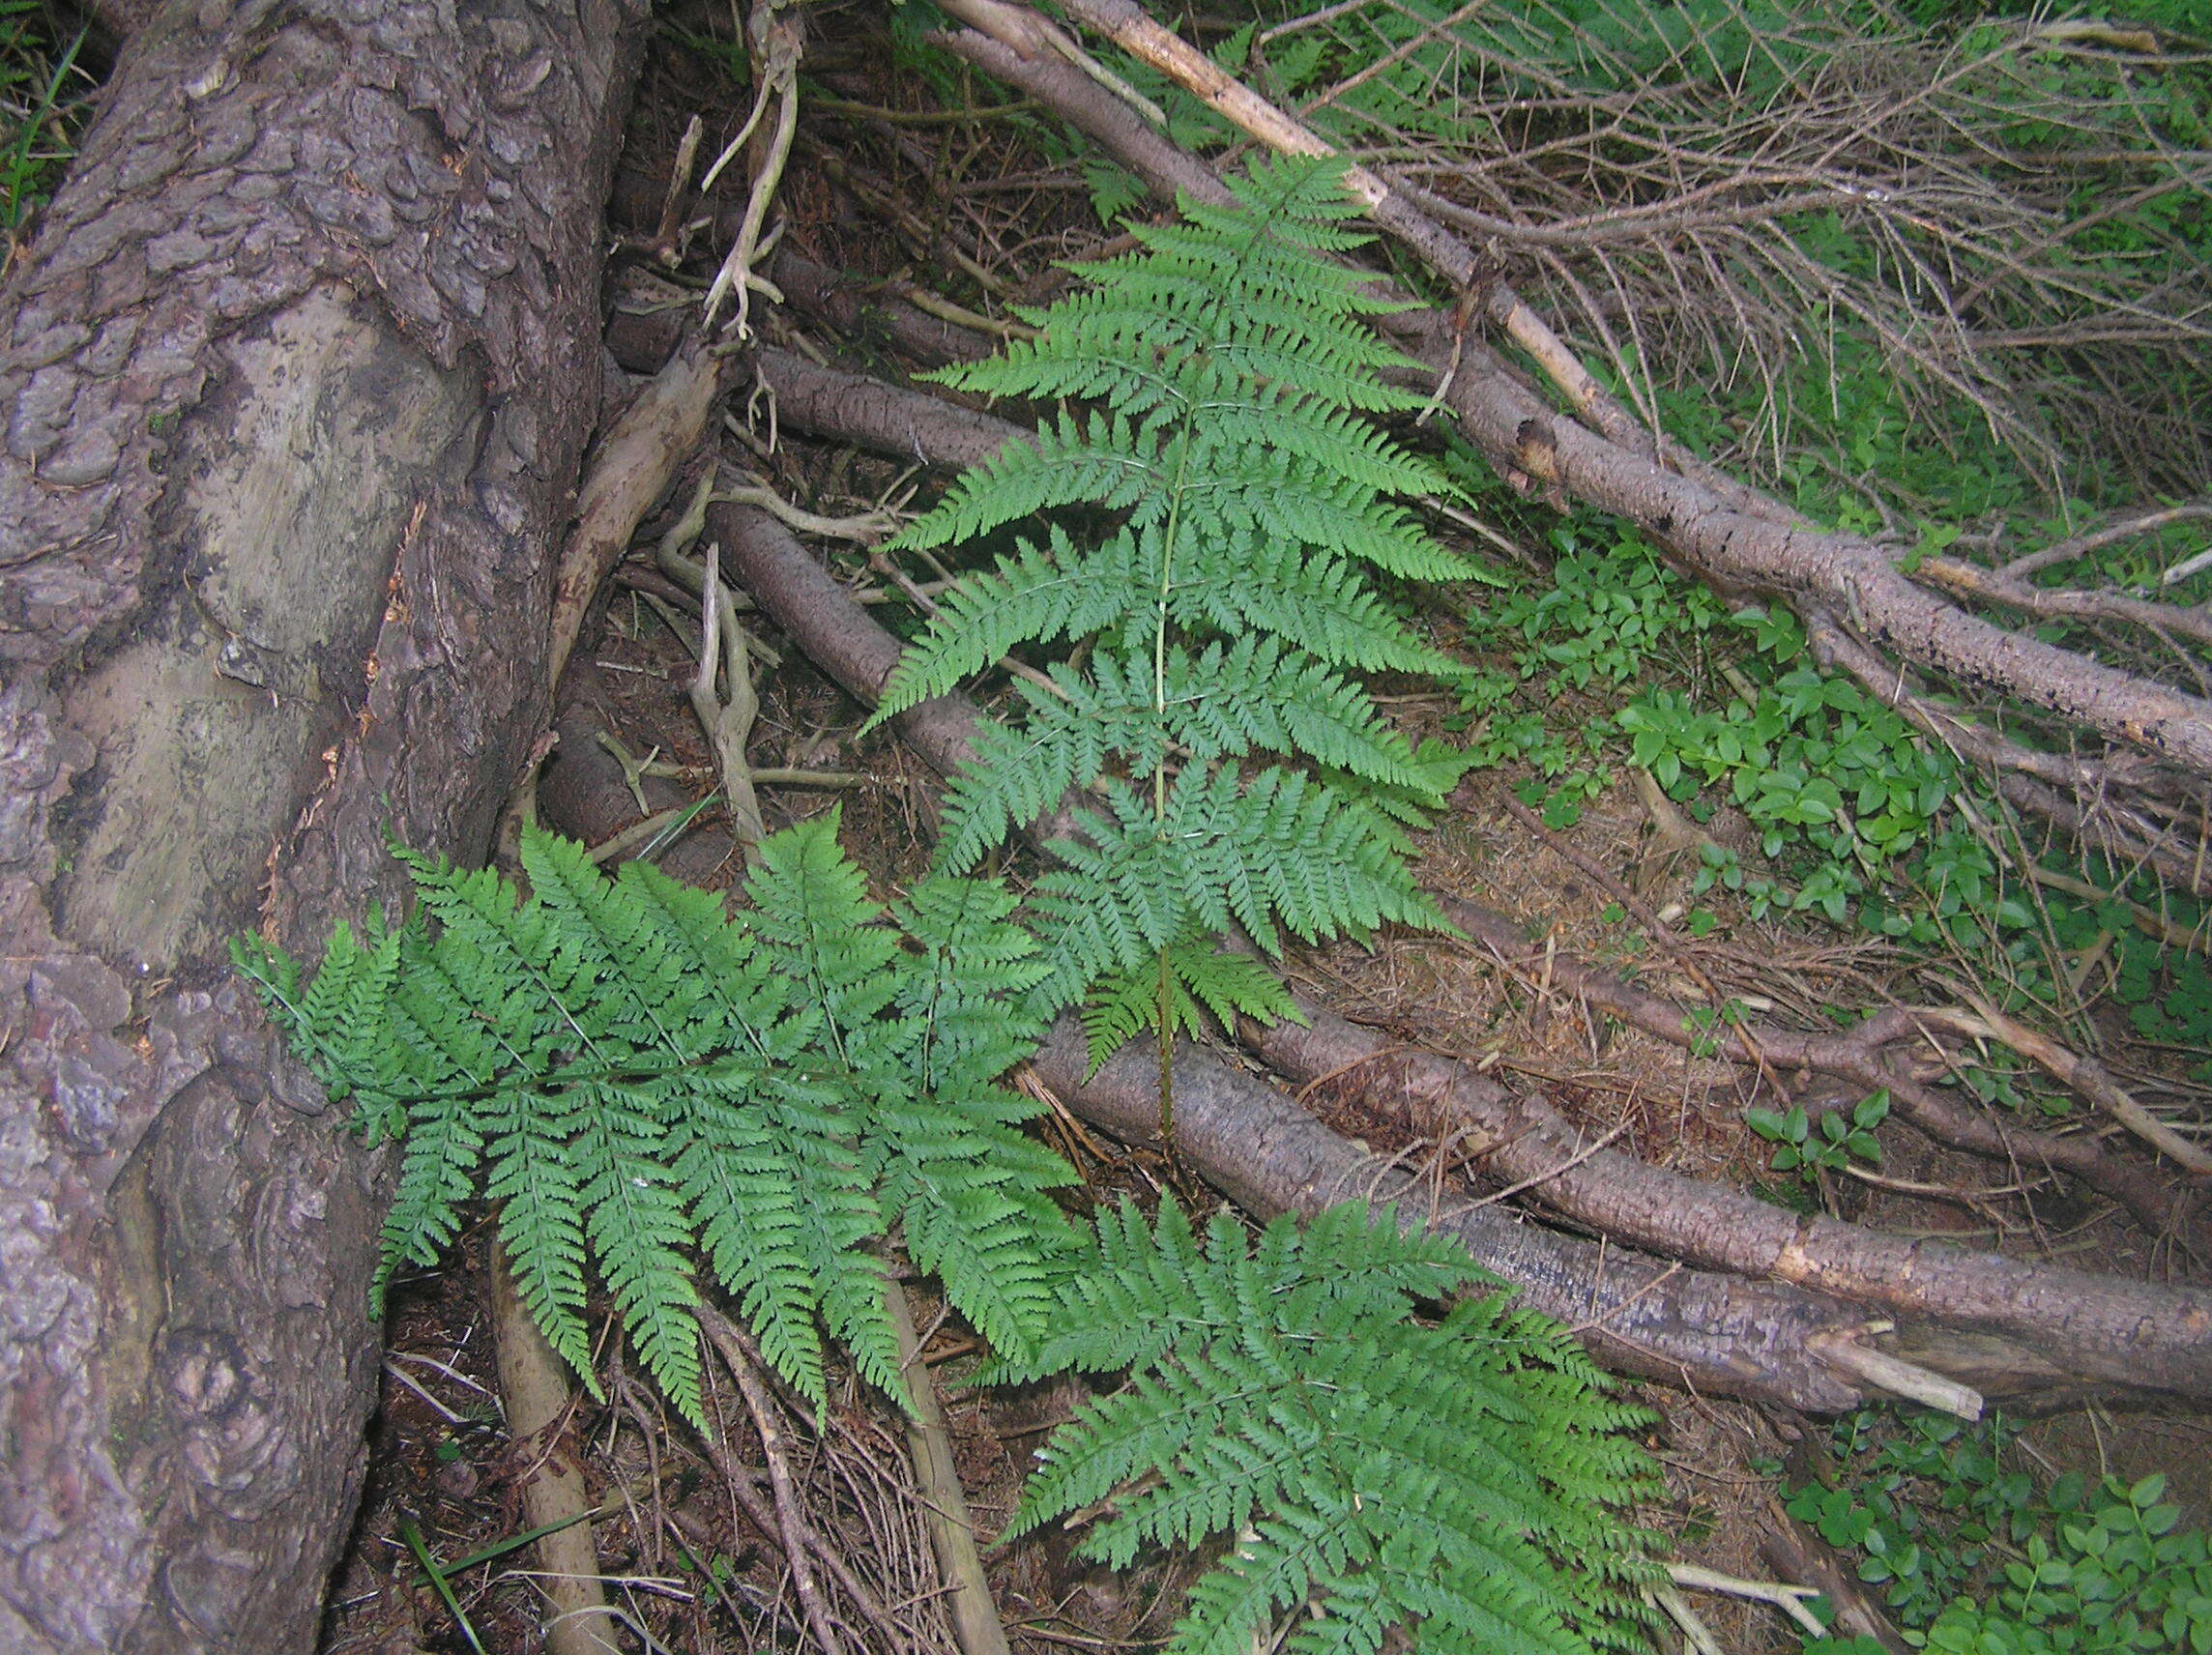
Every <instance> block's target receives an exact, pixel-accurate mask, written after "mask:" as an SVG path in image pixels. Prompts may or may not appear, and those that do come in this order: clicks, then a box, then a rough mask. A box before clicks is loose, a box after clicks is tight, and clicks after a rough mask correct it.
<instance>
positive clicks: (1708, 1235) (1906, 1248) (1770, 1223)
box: [1240, 1001, 2212, 1397]
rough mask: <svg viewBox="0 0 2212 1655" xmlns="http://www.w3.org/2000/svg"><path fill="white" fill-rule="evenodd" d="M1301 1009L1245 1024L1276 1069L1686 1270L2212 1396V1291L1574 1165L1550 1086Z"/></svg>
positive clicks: (1613, 1166)
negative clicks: (1980, 1334) (1482, 1155)
mask: <svg viewBox="0 0 2212 1655" xmlns="http://www.w3.org/2000/svg"><path fill="white" fill-rule="evenodd" d="M1299 1004H1300V1009H1301V1010H1302V1011H1303V1012H1304V1013H1305V1014H1306V1015H1307V1017H1308V1018H1309V1019H1310V1020H1311V1026H1310V1027H1308V1028H1304V1029H1300V1028H1298V1027H1296V1026H1295V1025H1293V1024H1280V1025H1277V1026H1276V1027H1274V1028H1271V1029H1266V1030H1249V1031H1240V1033H1243V1034H1244V1036H1245V1037H1246V1039H1247V1041H1248V1043H1249V1044H1250V1045H1251V1046H1252V1048H1253V1049H1254V1050H1255V1051H1257V1052H1258V1053H1259V1054H1260V1055H1261V1056H1262V1057H1263V1058H1265V1059H1266V1061H1267V1063H1268V1065H1269V1066H1270V1067H1271V1068H1273V1069H1275V1070H1276V1071H1277V1072H1278V1073H1280V1074H1282V1075H1284V1076H1285V1077H1286V1078H1288V1079H1290V1080H1293V1081H1296V1082H1298V1083H1300V1084H1307V1083H1322V1082H1325V1083H1326V1084H1327V1085H1329V1086H1331V1087H1333V1088H1335V1089H1339V1090H1343V1091H1346V1092H1350V1093H1353V1094H1356V1096H1357V1097H1358V1098H1359V1100H1360V1101H1361V1102H1363V1103H1365V1104H1367V1105H1369V1106H1370V1107H1373V1108H1376V1109H1379V1110H1383V1111H1386V1112H1388V1113H1389V1114H1390V1115H1393V1116H1395V1117H1397V1118H1402V1119H1405V1120H1406V1121H1408V1122H1409V1124H1411V1125H1412V1127H1413V1128H1414V1129H1415V1130H1417V1131H1438V1132H1453V1131H1467V1130H1470V1129H1472V1130H1475V1131H1479V1132H1480V1133H1482V1134H1483V1135H1484V1136H1485V1137H1488V1138H1490V1139H1492V1140H1494V1141H1495V1142H1496V1144H1497V1146H1498V1147H1497V1148H1496V1149H1494V1150H1493V1151H1492V1152H1491V1153H1490V1155H1489V1157H1488V1158H1487V1161H1486V1163H1485V1170H1486V1171H1487V1172H1488V1173H1489V1174H1490V1175H1491V1176H1496V1177H1499V1178H1503V1179H1507V1180H1517V1179H1521V1178H1525V1177H1528V1176H1532V1175H1535V1174H1539V1173H1544V1172H1547V1170H1552V1171H1551V1176H1546V1177H1545V1178H1544V1179H1543V1180H1542V1181H1541V1182H1540V1183H1538V1184H1536V1185H1535V1186H1534V1188H1533V1190H1532V1192H1531V1193H1532V1195H1533V1198H1534V1199H1535V1200H1536V1201H1537V1202H1538V1203H1540V1204H1541V1205H1544V1206H1546V1207H1548V1208H1549V1209H1551V1210H1552V1211H1554V1212H1556V1213H1557V1214H1558V1215H1560V1216H1561V1217H1562V1218H1567V1219H1571V1220H1575V1221H1577V1222H1580V1223H1584V1224H1587V1225H1589V1226H1591V1227H1592V1228H1593V1229H1595V1230H1597V1231H1598V1232H1599V1234H1605V1235H1610V1236H1612V1237H1614V1238H1615V1239H1616V1240H1620V1241H1624V1242H1627V1243H1629V1244H1630V1245H1633V1246H1638V1247H1645V1248H1649V1249H1651V1250H1652V1251H1655V1252H1658V1253H1661V1254H1664V1255H1666V1256H1669V1257H1672V1258H1678V1259H1681V1260H1684V1261H1685V1262H1687V1263H1697V1264H1703V1265H1706V1266H1709V1267H1711V1268H1715V1269H1723V1270H1731V1271H1734V1272H1736V1273H1738V1274H1741V1275H1746V1276H1753V1277H1758V1278H1761V1279H1767V1280H1777V1281H1786V1282H1794V1283H1796V1284H1798V1285H1799V1286H1802V1287H1806V1288H1811V1289H1813V1290H1815V1291H1818V1292H1829V1293H1834V1294H1836V1295H1837V1296H1839V1297H1844V1298H1849V1299H1852V1300H1855V1301H1857V1302H1859V1303H1862V1304H1873V1305H1880V1306H1882V1307H1883V1308H1885V1309H1889V1310H1893V1311H1896V1312H1899V1313H1900V1314H1903V1315H1906V1316H1910V1317H1913V1318H1915V1319H1925V1320H1929V1321H1939V1322H1942V1323H1945V1324H1947V1325H1953V1326H1959V1327H1965V1328H1973V1329H1980V1330H1984V1331H1988V1332H1992V1333H1996V1334H1999V1335H2002V1336H2003V1337H2005V1338H2008V1339H2013V1340H2017V1341H2019V1342H2021V1343H2023V1344H2025V1345H2027V1346H2029V1347H2030V1348H2032V1349H2034V1350H2037V1351H2038V1352H2039V1353H2041V1354H2042V1355H2044V1356H2046V1357H2047V1358H2049V1359H2050V1360H2052V1361H2053V1362H2056V1363H2058V1364H2060V1365H2062V1366H2063V1367H2065V1368H2066V1369H2067V1370H2068V1371H2070V1372H2073V1373H2078V1374H2082V1375H2087V1376H2091V1377H2093V1378H2096V1379H2103V1380H2105V1381H2107V1382H2110V1383H2114V1384H2124V1385H2139V1386H2146V1387H2149V1388H2153V1389H2164V1390H2171V1391H2175V1392H2178V1393H2180V1394H2182V1395H2186V1396H2197V1397H2202V1396H2212V1292H2206V1291H2205V1290H2203V1289H2200V1288H2188V1287H2166V1286H2158V1285H2153V1284H2150V1283H2143V1282H2133V1281H2127V1280H2124V1279H2121V1278H2118V1277H2114V1276H2105V1275H2091V1274H2088V1273H2086V1272H2083V1271H2080V1270H2071V1269H2064V1268H2060V1267H2058V1266H2055V1265H2050V1264H2038V1263H2026V1262H2023V1261H2021V1260H2017V1259H2011V1258H2007V1257H2005V1256H2004V1255H2002V1254H1997V1253H1988V1252H1973V1251H1968V1250H1966V1249H1963V1248H1953V1247H1948V1246H1944V1245H1941V1244H1939V1243H1936V1242H1932V1241H1918V1240H1910V1239H1907V1238H1906V1237H1904V1236H1898V1235H1891V1234H1884V1233H1883V1232H1881V1231H1877V1230H1868V1229H1866V1228H1864V1227H1862V1226H1859V1225H1854V1224H1845V1223H1841V1222H1839V1221H1837V1220H1835V1219H1831V1218H1825V1217H1818V1216H1815V1217H1805V1216H1800V1215H1799V1214H1796V1213H1791V1212H1786V1211H1784V1210H1783V1209H1782V1208H1780V1207H1776V1206H1770V1205H1767V1204H1766V1203H1764V1202H1762V1201H1760V1200H1758V1199H1757V1198H1756V1197H1754V1196H1749V1195H1745V1194H1743V1193H1741V1192H1739V1191H1736V1190H1732V1189H1729V1188H1726V1187H1725V1186H1722V1185H1719V1184H1710V1183H1705V1182H1702V1181H1700V1180H1698V1179H1694V1178H1688V1177H1684V1176H1681V1175H1679V1174H1675V1173H1671V1172H1668V1171H1666V1170H1664V1169H1662V1168H1658V1167H1654V1166H1651V1165H1649V1164H1648V1163H1646V1162H1644V1161H1640V1160H1638V1159H1636V1158H1635V1157H1634V1156H1631V1155H1627V1154H1624V1153H1622V1152H1620V1151H1619V1150H1615V1149H1607V1150H1601V1151H1599V1152H1598V1153H1597V1154H1595V1155H1591V1156H1589V1157H1587V1158H1586V1159H1585V1160H1583V1161H1582V1162H1580V1163H1579V1164H1577V1165H1575V1166H1572V1167H1568V1166H1564V1165H1563V1163H1565V1162H1567V1161H1568V1160H1569V1159H1570V1158H1572V1157H1573V1156H1575V1154H1576V1153H1577V1151H1578V1150H1579V1149H1580V1148H1581V1147H1582V1144H1583V1139H1582V1135H1580V1134H1578V1133H1577V1132H1576V1131H1575V1129H1574V1128H1572V1127H1571V1126H1569V1125H1568V1124H1567V1123H1566V1122H1565V1121H1564V1120H1562V1119H1560V1118H1559V1117H1558V1115H1557V1113H1556V1112H1555V1111H1554V1110H1553V1109H1552V1108H1551V1106H1550V1105H1549V1103H1547V1102H1546V1101H1545V1100H1544V1099H1543V1098H1542V1097H1541V1096H1540V1095H1537V1094H1530V1095H1527V1096H1514V1095H1512V1094H1510V1093H1508V1092H1507V1091H1506V1090H1505V1089H1503V1088H1502V1087H1499V1085H1498V1084H1497V1083H1496V1082H1494V1081H1491V1080H1490V1079H1488V1078H1487V1077H1485V1076H1483V1075H1481V1074H1479V1073H1477V1072H1476V1071H1475V1070H1474V1069H1473V1068H1472V1067H1471V1066H1470V1065H1468V1064H1465V1063H1459V1062H1455V1061H1453V1060H1450V1059H1448V1058H1441V1057H1436V1056H1433V1055H1430V1054H1427V1053H1420V1052H1412V1051H1407V1050H1404V1049H1401V1048H1398V1047H1395V1046H1393V1045H1392V1043H1391V1042H1390V1041H1389V1040H1388V1039H1386V1038H1385V1037H1383V1036H1382V1035H1380V1034H1377V1033H1375V1032H1373V1031H1369V1030H1365V1029H1360V1028H1358V1027H1356V1026H1354V1025H1353V1024H1350V1023H1347V1022H1346V1021H1345V1020H1344V1019H1342V1018H1340V1017H1338V1016H1336V1015H1335V1014H1334V1013H1333V1012H1330V1011H1328V1010H1327V1009H1326V1008H1324V1007H1323V1006H1320V1005H1318V1004H1316V1003H1314V1002H1311V1001H1301V1002H1299ZM1331 1076H1335V1077H1338V1078H1336V1079H1335V1080H1330V1079H1329V1077H1331ZM1555 1169H1556V1170H1555Z"/></svg>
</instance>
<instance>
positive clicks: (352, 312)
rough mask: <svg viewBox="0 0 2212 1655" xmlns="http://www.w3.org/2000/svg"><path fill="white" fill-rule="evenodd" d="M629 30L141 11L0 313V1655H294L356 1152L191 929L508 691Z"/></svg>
mask: <svg viewBox="0 0 2212 1655" xmlns="http://www.w3.org/2000/svg"><path fill="white" fill-rule="evenodd" d="M644 11H645V8H644V7H643V5H642V4H640V3H639V0H485V3H483V4H480V5H477V6H472V7H469V8H465V9H462V10H461V11H459V12H458V13H456V11H455V9H454V8H452V7H450V6H442V5H433V4H428V3H424V0H276V3H258V0H257V3H250V4H235V5H234V4H230V3H228V0H197V3H195V4H192V5H184V4H171V5H169V6H167V7H165V8H164V9H162V10H161V11H160V13H159V14H157V15H153V16H152V17H151V19H150V20H149V21H147V22H146V24H145V26H144V27H143V28H142V29H141V30H140V31H139V33H138V34H137V35H136V36H135V37H134V38H133V40H132V41H131V44H130V45H129V46H128V48H127V49H126V51H125V52H124V54H123V57H122V59H121V61H120V62H119V64H118V66H117V70H116V73H115V76H114V78H113V80H112V82H111V84H110V86H109V88H108V90H107V92H106V94H105V101H104V107H103V109H102V114H101V116H100V119H99V120H98V122H97V124H96V125H95V127H94V128H93V130H92V131H91V132H90V133H89V134H88V136H87V138H86V140H85V145H84V150H83V153H82V155H81V157H80V159H79V160H78V162H77V164H76V166H75V168H74V170H73V174H72V176H71V178H70V180H69V181H68V183H67V184H66V185H65V187H64V188H63V189H62V190H61V191H60V192H59V194H58V195H57V197H56V199H55V201H54V202H53V205H52V207H51V209H50V211H49V213H48V216H47V218H46V221H45V223H44V227H43V229H42V231H41V233H40V235H39V238H38V240H37V242H36V243H35V245H34V247H33V248H32V250H31V252H30V254H29V255H28V257H27V258H26V259H25V261H24V262H23V263H22V264H21V265H20V266H19V267H18V269H17V271H16V273H15V276H14V278H13V280H12V282H11V284H10V286H9V288H8V289H7V291H6V292H5V294H4V295H0V347H5V354H4V355H0V422H4V430H5V445H6V452H5V454H4V455H0V1236H4V1237H5V1247H4V1249H0V1431H4V1433H5V1439H6V1442H7V1450H6V1461H5V1464H4V1466H0V1647H6V1648H8V1649H10V1650H25V1651H34V1650H63V1649H70V1650H75V1649H96V1648H98V1649H127V1650H184V1649H208V1650H222V1651H225V1652H226V1655H227V1652H237V1651H254V1650H264V1649H267V1650H275V1649H300V1648H306V1647H309V1646H311V1644H312V1641H313V1638H314V1631H315V1626H316V1620H317V1616H318V1613H319V1610H320V1604H321V1599H322V1594H323V1588H324V1584H325V1581H326V1578H327V1575H328V1572H329V1569H330V1566H331V1563H332V1561H333V1558H334V1555H335V1552H336V1549H337V1547H338V1546H339V1544H340V1543H341V1542H342V1540H343V1538H344V1535H345V1532H346V1526H347V1520H348V1518H349V1516H350V1513H351V1510H352V1506H353V1503H354V1501H355V1498H356V1496H357V1495H358V1491H359V1486H360V1473H361V1466H362V1461H363V1426H364V1422H365V1420H366V1418H367V1415H368V1412H369V1408H370V1407H371V1404H372V1403H373V1400H374V1394H375V1377H376V1370H377V1360H376V1356H377V1345H378V1338H377V1334H378V1330H377V1329H376V1327H375V1326H374V1325H373V1324H372V1323H371V1322H370V1321H368V1319H367V1317H366V1315H365V1313H364V1287H365V1284H366V1281H367V1278H368V1272H369V1268H370V1264H371V1262H372V1256H373V1252H374V1246H375V1232H376V1226H377V1222H378V1215H379V1203H378V1201H377V1200H376V1196H377V1193H378V1192H377V1187H376V1186H377V1178H376V1176H375V1172H374V1169H373V1167H372V1165H371V1163H370V1161H369V1160H368V1158H367V1157H365V1156H364V1155H363V1154H362V1153H361V1152H360V1150H359V1149H358V1147H356V1146H355V1145H354V1143H353V1142H352V1140H351V1139H350V1138H349V1137H348V1136H347V1135H346V1134H345V1133H344V1132H343V1131H342V1129H341V1127H340V1124H339V1122H338V1120H337V1118H335V1115H334V1114H333V1113H332V1112H330V1111H328V1110H327V1109H326V1107H325V1103H324V1100H323V1098H322V1096H321V1095H320V1093H319V1092H317V1091H316V1090H315V1089H313V1088H312V1086H311V1085H309V1084H307V1082H306V1078H305V1076H304V1074H303V1072H301V1071H300V1070H298V1069H297V1068H296V1067H294V1066H293V1065H291V1064H290V1063H289V1062H288V1061H287V1060H285V1059H284V1057H283V1055H282V1054H281V1052H280V1051H279V1050H278V1049H277V1046H276V1044H275V1043H274V1042H273V1041H272V1039H271V1037H270V1035H269V1033H268V1031H267V1030H266V1028H265V1026H264V1024H263V1022H262V1020H261V1018H260V1016H259V1015H258V1013H257V1011H256V1009H255V1007H254V1006H253V1004H252V1003H251V1002H250V999H249V997H247V996H246V995H245V994H243V993H242V992H241V991H240V989H239V986H238V985H237V984H236V983H235V982H234V981H233V980H231V978H230V977H229V975H228V973H227V971H226V969H225V968H226V961H225V944H226V939H227V938H228V937H229V936H230V935H231V934H233V933H234V932H236V931H239V930H241V929H246V928H257V929H260V930H261V931H263V932H264V933H266V934H267V935H269V936H271V937H273V938H275V939H276V940H277V941H278V942H280V943H283V944H287V945H289V946H293V947H296V948H297V947H303V946H312V945H313V944H315V943H316V942H317V941H318V940H319V938H320V936H321V934H322V933H324V932H325V930H326V929H327V926H328V924H329V922H330V920H331V918H332V917H333V916H334V915H337V914H340V913H357V912H359V911H360V910H361V909H362V908H363V907H364V905H365V904H366V903H367V902H368V901H370V900H371V899H372V898H374V897H377V896H379V895H382V896H385V897H391V896H393V895H394V894H395V889H394V884H395V882H394V880H393V868H392V863H391V861H390V858H389V857H387V856H386V854H385V851H384V846H383V839H384V834H385V832H386V830H387V829H388V828H389V829H390V830H391V831H393V833H395V834H397V835H398V836H399V837H400V838H402V839H404V840H405V841H407V842H409V843H411V844H415V845H419V846H423V847H426V848H430V849H437V850H451V851H453V852H456V853H460V854H464V855H465V854H471V853H480V851H481V850H482V848H483V846H484V844H485V842H486V841H487V839H488V835H489V832H490V829H491V827H492V824H493V822H494V819H495V815H496V812H497V810H498V808H499V806H500V803H501V800H502V799H503V798H504V797H505V795H506V793H507V791H508V789H509V786H510V784H511V781H512V779H513V776H514V773H515V771H516V769H518V766H519V762H520V760H521V759H522V757H523V750H524V748H525V747H526V745H527V743H528V742H529V740H530V739H531V735H532V732H533V731H534V729H535V728H537V726H538V722H539V721H541V719H542V717H543V714H544V701H545V688H544V683H543V677H544V672H543V651H544V622H545V615H546V609H547V602H548V595H549V587H550V581H551V572H552V567H553V563H554V556H553V554H554V552H555V551H556V550H557V547H558V543H559V539H560V537H561V534H562V531H563V528H564V526H565V523H566V520H567V518H568V510H569V502H570V496H571V494H572V491H573V487H574V481H575V474H576V470H577V466H578V463H579V460H580V457H581V449H582V445H583V441H584V438H585V435H586V434H587V433H588V432H589V430H590V429H591V426H592V424H593V421H594V416H595V413H596V408H597V397H598V393H599V388H600V377H601V376H600V369H599V361H600V357H599V352H598V348H597V334H598V306H597V226H598V218H599V210H600V204H601V202H602V201H603V199H604V195H605V191H606V189H607V186H608V182H609V179H610V176H611V172H612V159H613V153H614V148H615V140H616V137H617V134H618V130H619V123H620V118H621V116H622V114H623V112H624V108H625V105H626V102H627V98H628V93H629V88H630V85H631V83H632V81H633V79H634V74H635V67H636V59H637V51H638V43H639V39H640V35H641V25H642V22H643V17H644Z"/></svg>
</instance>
